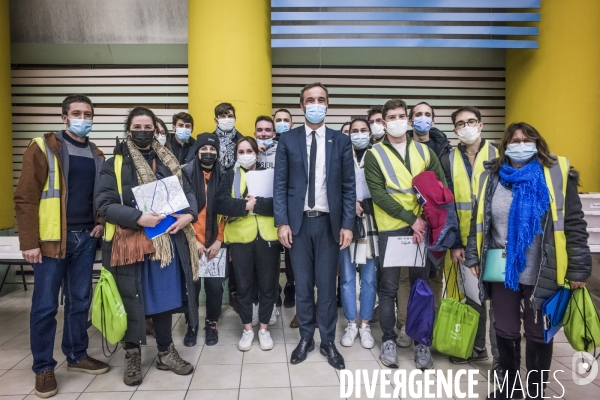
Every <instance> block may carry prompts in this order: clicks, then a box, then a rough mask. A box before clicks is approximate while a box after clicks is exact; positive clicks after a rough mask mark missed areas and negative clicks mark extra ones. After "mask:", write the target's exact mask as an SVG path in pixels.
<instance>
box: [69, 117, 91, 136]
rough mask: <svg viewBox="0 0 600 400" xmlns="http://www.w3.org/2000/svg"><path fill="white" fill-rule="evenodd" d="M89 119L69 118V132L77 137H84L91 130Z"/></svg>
mask: <svg viewBox="0 0 600 400" xmlns="http://www.w3.org/2000/svg"><path fill="white" fill-rule="evenodd" d="M92 124H93V122H92V120H91V119H71V118H69V132H71V133H72V134H73V135H77V136H79V137H85V136H87V135H88V133H90V131H91V130H92Z"/></svg>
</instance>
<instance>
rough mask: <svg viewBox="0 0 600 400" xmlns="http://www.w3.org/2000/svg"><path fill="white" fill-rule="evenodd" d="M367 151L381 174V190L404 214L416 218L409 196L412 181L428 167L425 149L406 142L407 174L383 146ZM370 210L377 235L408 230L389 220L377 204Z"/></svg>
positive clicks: (418, 209)
mask: <svg viewBox="0 0 600 400" xmlns="http://www.w3.org/2000/svg"><path fill="white" fill-rule="evenodd" d="M369 151H370V152H371V154H373V156H374V157H375V159H376V160H377V162H378V164H379V168H380V170H381V173H382V174H383V176H384V177H385V188H386V191H387V192H388V194H389V195H390V196H391V197H392V198H393V199H394V200H396V201H397V202H398V203H399V204H400V205H401V206H402V207H403V208H404V209H405V210H409V211H412V212H413V213H414V215H419V214H420V213H421V207H420V206H419V203H418V202H417V197H416V196H415V194H414V192H413V188H412V179H413V177H414V176H416V175H418V174H420V173H421V172H423V171H424V170H425V168H427V167H428V166H429V149H428V148H426V147H425V146H424V145H423V144H421V143H418V142H415V141H411V142H410V144H409V145H408V147H407V149H406V151H407V152H409V153H408V154H409V160H410V171H409V170H408V169H407V168H406V166H405V165H404V164H403V163H402V161H401V160H400V159H399V158H398V157H397V156H396V155H395V154H394V153H393V152H392V150H391V149H390V147H388V146H387V145H383V144H381V143H377V144H375V145H373V148H372V149H371V150H369ZM373 208H374V211H375V221H376V222H377V229H378V230H379V231H382V232H384V231H394V230H397V229H400V228H404V227H406V226H408V223H407V222H406V221H402V220H400V219H397V218H394V217H392V216H390V215H389V214H387V213H386V212H385V211H383V210H382V209H381V208H380V207H379V206H377V204H373Z"/></svg>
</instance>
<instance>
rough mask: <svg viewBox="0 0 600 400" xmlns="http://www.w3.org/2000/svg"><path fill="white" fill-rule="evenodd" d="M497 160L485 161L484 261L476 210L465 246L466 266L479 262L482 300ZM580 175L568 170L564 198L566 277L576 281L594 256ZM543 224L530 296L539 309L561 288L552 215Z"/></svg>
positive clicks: (587, 271)
mask: <svg viewBox="0 0 600 400" xmlns="http://www.w3.org/2000/svg"><path fill="white" fill-rule="evenodd" d="M493 163H494V162H493V161H491V162H486V163H485V164H484V166H485V169H486V171H487V172H488V174H489V180H488V183H487V187H486V192H485V197H484V202H485V203H484V211H483V212H484V222H483V249H482V252H481V261H480V260H479V256H478V255H477V228H476V219H477V213H476V212H474V213H473V217H472V218H471V231H470V233H469V239H468V240H467V247H466V249H465V265H466V266H467V267H469V268H470V267H474V266H476V265H479V267H480V271H479V288H480V290H481V292H480V296H479V297H480V299H481V300H482V301H483V300H485V299H486V298H487V297H488V292H489V290H488V287H487V285H486V284H485V282H483V281H482V278H483V270H484V269H485V257H486V255H487V251H488V249H489V243H490V241H491V235H492V233H491V229H490V225H491V220H492V210H491V207H490V205H491V203H492V197H493V196H494V192H495V191H496V187H497V186H498V182H499V180H500V175H499V174H498V172H492V170H491V166H492V164H493ZM578 179H579V175H578V174H577V172H576V171H575V170H571V171H570V172H569V179H568V181H567V194H566V198H565V209H564V211H565V236H566V240H567V257H568V266H567V274H566V279H568V280H569V281H573V282H585V281H587V279H588V278H589V277H590V275H591V273H592V256H591V254H590V248H589V247H588V244H587V239H588V233H587V231H586V227H587V224H586V222H585V220H584V219H583V211H582V210H581V200H580V199H579V194H578V193H577V183H578ZM473 207H474V210H476V209H477V202H475V203H474V206H473ZM542 225H543V226H544V233H543V240H542V246H543V248H540V252H543V254H542V257H541V260H542V264H541V268H540V272H539V276H538V281H537V283H536V285H535V288H534V290H533V299H530V304H529V305H530V306H531V307H535V308H536V309H541V308H542V303H544V301H546V300H547V299H548V298H549V297H550V296H552V295H553V294H554V293H555V292H556V291H557V290H558V288H559V286H558V284H557V283H556V251H555V248H554V227H553V224H552V216H551V215H549V213H548V214H546V216H545V217H544V219H543V221H542Z"/></svg>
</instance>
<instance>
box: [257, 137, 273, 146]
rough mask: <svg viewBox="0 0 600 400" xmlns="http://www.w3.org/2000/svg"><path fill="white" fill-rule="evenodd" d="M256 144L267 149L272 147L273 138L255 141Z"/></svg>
mask: <svg viewBox="0 0 600 400" xmlns="http://www.w3.org/2000/svg"><path fill="white" fill-rule="evenodd" d="M256 143H258V144H262V145H263V146H265V147H266V148H267V149H268V148H269V147H271V146H273V138H270V139H265V140H260V139H256Z"/></svg>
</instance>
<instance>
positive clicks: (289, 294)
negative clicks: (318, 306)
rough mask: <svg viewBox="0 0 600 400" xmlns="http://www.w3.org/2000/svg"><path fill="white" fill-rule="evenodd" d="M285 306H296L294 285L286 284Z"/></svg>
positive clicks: (284, 291)
mask: <svg viewBox="0 0 600 400" xmlns="http://www.w3.org/2000/svg"><path fill="white" fill-rule="evenodd" d="M283 295H284V298H283V306H284V307H285V308H292V307H294V306H295V305H296V285H294V284H293V283H286V285H285V288H284V289H283Z"/></svg>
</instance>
